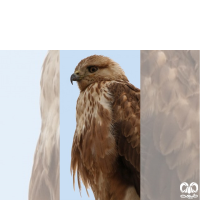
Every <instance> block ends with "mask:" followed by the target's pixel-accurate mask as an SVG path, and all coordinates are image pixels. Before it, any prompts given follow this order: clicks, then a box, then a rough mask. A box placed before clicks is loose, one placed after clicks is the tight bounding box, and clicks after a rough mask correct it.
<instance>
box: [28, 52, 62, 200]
mask: <svg viewBox="0 0 200 200" xmlns="http://www.w3.org/2000/svg"><path fill="white" fill-rule="evenodd" d="M40 85H41V95H40V110H41V117H42V126H41V133H40V136H39V140H38V143H37V147H36V150H35V156H34V163H33V168H32V175H31V179H30V185H29V200H59V199H60V131H59V129H60V122H59V121H60V117H59V115H60V112H59V102H60V89H59V88H60V55H59V51H49V52H48V55H47V56H46V58H45V61H44V63H43V68H42V77H41V82H40Z"/></svg>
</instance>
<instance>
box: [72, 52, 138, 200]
mask: <svg viewBox="0 0 200 200" xmlns="http://www.w3.org/2000/svg"><path fill="white" fill-rule="evenodd" d="M73 81H77V82H78V86H79V88H80V95H79V98H78V100H77V107H76V121H77V125H76V130H75V134H74V140H73V145H72V152H71V156H72V157H71V171H72V172H73V177H74V181H75V173H76V171H77V175H78V185H79V189H81V184H80V180H82V182H83V184H84V185H85V187H86V189H87V188H89V187H91V188H92V190H93V193H94V196H95V199H99V200H133V199H139V196H140V90H139V89H138V88H136V87H134V86H133V85H132V84H130V83H129V81H128V79H127V77H126V76H125V74H124V71H123V70H122V68H121V67H120V66H119V65H118V64H117V63H116V62H114V61H113V60H111V59H110V58H107V57H104V56H97V55H94V56H90V57H88V58H85V59H83V60H82V61H81V62H80V63H79V64H78V65H77V67H76V69H75V73H74V74H73V75H72V76H71V82H73Z"/></svg>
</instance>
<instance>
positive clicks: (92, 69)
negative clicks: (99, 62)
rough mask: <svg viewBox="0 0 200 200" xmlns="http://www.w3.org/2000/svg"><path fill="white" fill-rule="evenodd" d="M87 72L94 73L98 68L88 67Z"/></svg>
mask: <svg viewBox="0 0 200 200" xmlns="http://www.w3.org/2000/svg"><path fill="white" fill-rule="evenodd" d="M88 70H89V72H90V73H94V72H96V71H97V70H98V67H95V66H90V67H88Z"/></svg>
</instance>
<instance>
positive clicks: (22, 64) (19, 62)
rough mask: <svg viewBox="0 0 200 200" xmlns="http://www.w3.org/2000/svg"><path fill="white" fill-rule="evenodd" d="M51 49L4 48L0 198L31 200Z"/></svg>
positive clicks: (0, 60) (1, 64)
mask: <svg viewBox="0 0 200 200" xmlns="http://www.w3.org/2000/svg"><path fill="white" fill-rule="evenodd" d="M46 54H47V51H0V138H1V139H0V158H1V160H0V199H2V200H27V199H28V188H29V180H30V177H31V172H32V164H33V156H34V152H35V147H36V144H37V140H38V138H39V134H40V127H41V117H40V104H39V97H40V76H41V69H42V64H43V61H44V58H45V56H46Z"/></svg>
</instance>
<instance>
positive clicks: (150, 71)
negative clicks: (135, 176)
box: [141, 51, 200, 200]
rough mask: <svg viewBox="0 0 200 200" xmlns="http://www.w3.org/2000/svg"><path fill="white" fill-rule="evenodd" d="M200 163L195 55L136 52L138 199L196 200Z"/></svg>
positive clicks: (196, 60) (171, 52) (195, 52)
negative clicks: (138, 62)
mask: <svg viewBox="0 0 200 200" xmlns="http://www.w3.org/2000/svg"><path fill="white" fill-rule="evenodd" d="M199 163H200V162H199V51H141V199H143V200H157V199H159V200H176V199H181V198H190V199H192V198H193V197H195V195H197V196H198V194H194V193H193V192H194V191H197V190H198V187H197V184H199ZM182 187H185V188H182ZM192 187H193V188H192ZM195 187H196V188H195ZM183 191H185V192H186V191H188V193H187V192H186V193H182V192H183ZM182 195H183V196H182Z"/></svg>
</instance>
